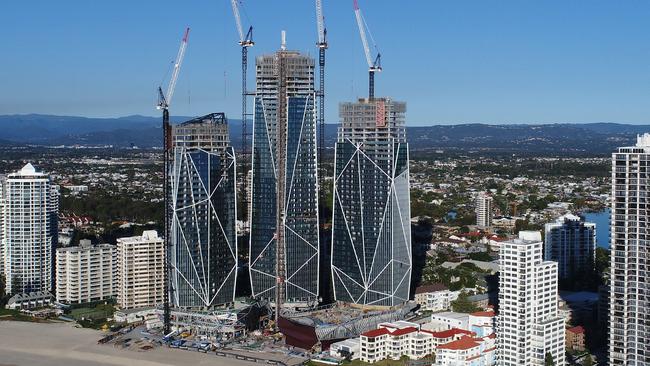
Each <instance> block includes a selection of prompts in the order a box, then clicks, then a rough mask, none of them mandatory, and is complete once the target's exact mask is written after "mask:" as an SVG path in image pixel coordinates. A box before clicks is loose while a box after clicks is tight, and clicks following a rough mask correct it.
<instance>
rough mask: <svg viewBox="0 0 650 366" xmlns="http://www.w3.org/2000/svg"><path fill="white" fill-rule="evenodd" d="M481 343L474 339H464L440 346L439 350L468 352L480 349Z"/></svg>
mask: <svg viewBox="0 0 650 366" xmlns="http://www.w3.org/2000/svg"><path fill="white" fill-rule="evenodd" d="M478 346H480V343H478V342H476V340H475V339H474V338H472V337H463V338H460V339H458V340H455V341H453V342H449V343H445V344H441V345H439V346H438V347H437V348H438V349H449V350H467V349H470V348H474V347H478Z"/></svg>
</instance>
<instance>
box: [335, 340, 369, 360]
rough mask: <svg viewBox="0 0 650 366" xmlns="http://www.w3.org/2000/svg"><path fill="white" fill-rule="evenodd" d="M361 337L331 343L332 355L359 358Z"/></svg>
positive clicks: (352, 358)
mask: <svg viewBox="0 0 650 366" xmlns="http://www.w3.org/2000/svg"><path fill="white" fill-rule="evenodd" d="M360 351H361V339H359V338H350V339H346V340H343V341H340V342H336V343H332V344H331V345H330V355H331V356H332V357H341V358H348V357H349V358H350V359H351V360H357V359H359V357H360V353H361V352H360Z"/></svg>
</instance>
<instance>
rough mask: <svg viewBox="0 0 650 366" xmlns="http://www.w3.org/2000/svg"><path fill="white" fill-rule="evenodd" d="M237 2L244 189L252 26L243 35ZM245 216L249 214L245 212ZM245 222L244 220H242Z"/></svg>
mask: <svg viewBox="0 0 650 366" xmlns="http://www.w3.org/2000/svg"><path fill="white" fill-rule="evenodd" d="M239 1H240V0H231V1H230V2H231V4H232V12H233V14H234V15H235V24H236V25H237V33H238V34H239V42H238V43H239V46H241V140H242V141H241V143H242V157H243V160H242V171H243V172H244V189H246V188H247V187H248V164H247V161H248V160H247V159H248V158H247V157H246V155H247V154H248V135H249V133H248V117H249V116H250V114H249V113H248V108H247V105H246V99H247V97H248V96H249V95H251V94H252V93H249V92H248V91H247V89H248V86H247V85H246V84H247V83H246V73H247V72H248V47H253V45H254V44H255V42H253V26H249V27H248V32H246V34H244V28H242V25H241V17H240V16H239ZM242 196H243V197H244V202H243V203H244V205H243V206H244V209H245V210H246V211H248V194H244V195H242ZM247 214H250V213H248V212H247ZM244 221H245V220H244Z"/></svg>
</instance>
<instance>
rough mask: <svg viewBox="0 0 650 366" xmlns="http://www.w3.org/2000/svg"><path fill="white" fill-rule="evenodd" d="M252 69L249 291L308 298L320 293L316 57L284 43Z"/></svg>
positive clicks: (259, 295)
mask: <svg viewBox="0 0 650 366" xmlns="http://www.w3.org/2000/svg"><path fill="white" fill-rule="evenodd" d="M256 77H257V87H256V89H257V90H256V94H255V112H254V126H253V150H252V153H253V157H252V160H253V164H252V199H251V210H250V212H251V215H250V222H251V237H250V257H249V270H250V279H251V288H252V293H253V297H255V298H265V299H270V300H273V299H275V298H276V296H277V297H279V300H280V301H282V302H290V303H305V302H311V301H314V300H316V299H317V297H318V258H319V257H318V256H319V237H318V178H317V164H316V159H317V157H316V116H315V101H314V100H315V91H314V60H313V59H312V58H311V57H309V56H305V55H302V54H300V53H298V52H295V51H287V50H284V49H282V50H280V51H278V52H276V53H275V54H271V55H263V56H259V57H257V60H256ZM276 285H279V286H280V287H279V288H276ZM276 291H277V292H276Z"/></svg>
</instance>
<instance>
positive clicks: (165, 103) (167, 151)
mask: <svg viewBox="0 0 650 366" xmlns="http://www.w3.org/2000/svg"><path fill="white" fill-rule="evenodd" d="M189 35H190V28H189V27H188V28H187V29H185V34H184V35H183V40H182V41H181V46H180V48H179V49H178V54H177V55H176V60H174V71H173V72H172V77H171V79H170V80H169V85H168V86H167V94H165V93H163V89H162V86H159V87H158V105H157V108H158V109H162V111H163V126H162V127H163V169H164V172H163V195H164V202H165V209H164V215H165V217H164V230H165V268H164V274H163V276H164V279H163V282H164V283H165V297H164V299H165V302H164V310H163V311H164V315H163V325H164V333H165V334H167V333H169V331H170V329H171V317H170V315H171V310H170V307H169V298H170V296H171V294H170V292H171V291H170V287H169V248H170V240H171V220H172V217H171V213H172V209H171V207H170V204H171V202H172V200H171V199H170V198H171V197H170V196H169V195H170V193H171V189H170V188H171V187H169V184H170V182H169V168H170V167H169V163H170V160H171V157H172V154H171V150H172V134H171V125H170V123H169V106H170V104H171V101H172V97H173V96H174V89H175V88H176V81H177V80H178V74H179V73H180V71H181V65H182V63H183V58H184V57H185V49H186V48H187V41H188V38H189Z"/></svg>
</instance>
